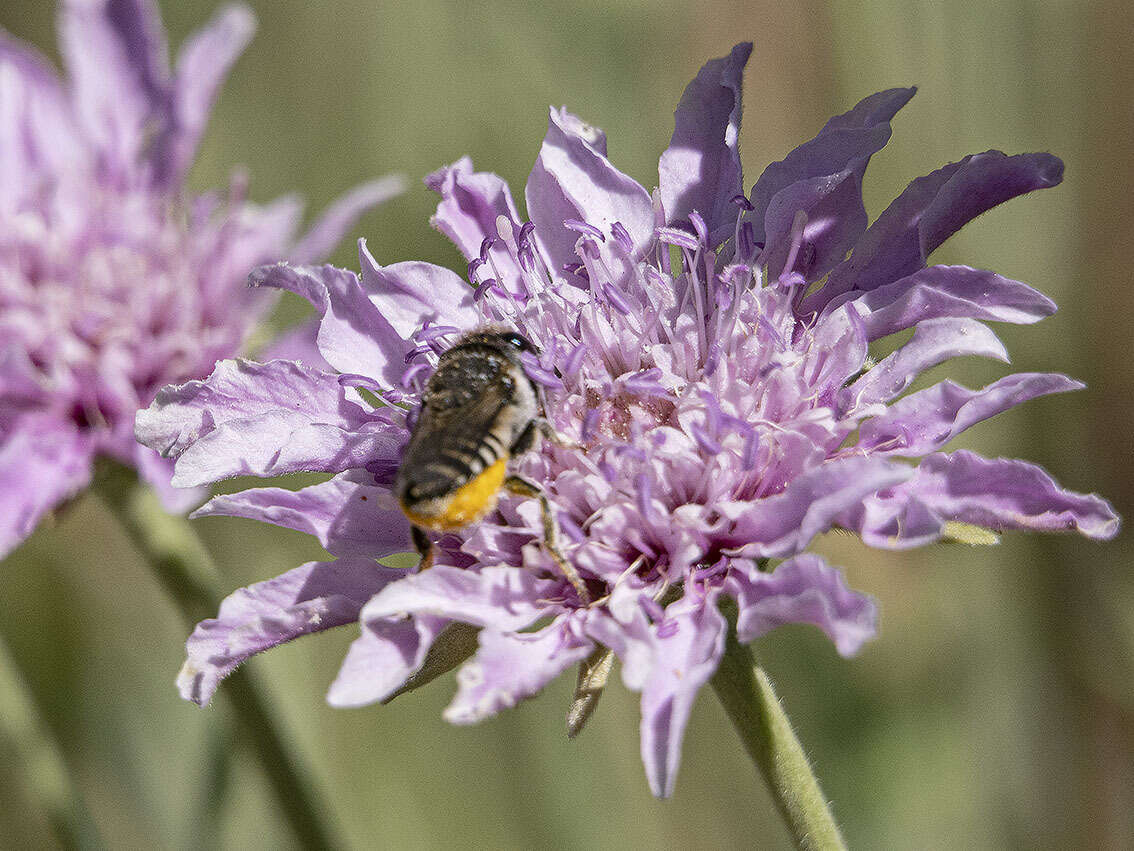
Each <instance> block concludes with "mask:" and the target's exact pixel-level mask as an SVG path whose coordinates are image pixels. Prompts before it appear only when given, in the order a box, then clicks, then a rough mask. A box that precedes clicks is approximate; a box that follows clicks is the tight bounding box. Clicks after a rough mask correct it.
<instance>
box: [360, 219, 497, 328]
mask: <svg viewBox="0 0 1134 851" xmlns="http://www.w3.org/2000/svg"><path fill="white" fill-rule="evenodd" d="M358 255H359V261H360V262H361V265H362V286H363V287H364V288H365V289H366V294H367V296H369V298H370V301H372V302H373V303H374V306H375V307H377V308H378V311H379V312H380V313H381V314H382V316H384V317H385V318H386V321H387V322H389V323H390V325H391V326H393V328H394V330H395V331H397V333H398V334H400V335H401V336H402V337H405V338H406V339H409V338H410V335H412V334H413V333H414V332H415V331H417V330H418V329H420V328H421V327H422V325H424V324H425V323H426V322H427V321H428V322H431V323H432V324H434V325H451V326H453V327H455V328H460V329H461V330H463V331H465V330H469V329H472V328H475V327H476V326H477V325H479V324H480V322H481V318H480V314H479V313H478V312H477V309H476V307H475V306H474V305H473V288H472V287H471V286H469V284H468V283H466V282H465V280H464V278H461V277H460V276H459V275H457V274H456V273H455V272H453V271H451V270H449V269H446V268H445V267H443V266H434V265H433V264H432V263H422V262H418V261H410V262H406V263H394V264H393V265H392V266H379V265H378V263H377V261H376V260H375V259H374V257H373V255H371V253H370V251H369V250H368V249H367V248H366V240H364V239H360V240H359V241H358Z"/></svg>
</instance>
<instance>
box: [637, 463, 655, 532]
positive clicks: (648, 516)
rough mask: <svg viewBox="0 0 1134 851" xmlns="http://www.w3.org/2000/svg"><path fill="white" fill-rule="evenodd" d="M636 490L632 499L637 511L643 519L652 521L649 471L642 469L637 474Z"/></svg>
mask: <svg viewBox="0 0 1134 851" xmlns="http://www.w3.org/2000/svg"><path fill="white" fill-rule="evenodd" d="M635 485H636V491H635V493H634V499H635V501H636V502H637V503H638V513H639V514H640V515H641V516H642V519H643V520H646V521H648V522H652V521H653V513H654V512H653V507H654V506H653V501H652V497H653V483H652V482H651V481H650V476H649V473H647V472H646V471H645V470H643V471H642V472H641V473H639V474H638V478H637V479H636V480H635Z"/></svg>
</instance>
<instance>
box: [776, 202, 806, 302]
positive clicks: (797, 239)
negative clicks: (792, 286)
mask: <svg viewBox="0 0 1134 851" xmlns="http://www.w3.org/2000/svg"><path fill="white" fill-rule="evenodd" d="M806 227H807V213H805V212H803V210H797V211H796V213H795V218H793V219H792V220H791V248H790V249H789V250H788V256H787V260H785V261H784V268H783V269H782V270H781V271H780V286H788V285H789V284H787V282H785V280H784V278H785V276H788V275H790V274H791V273H792V272H793V271H794V270H795V260H796V258H797V257H798V256H799V249H800V247H801V246H802V245H803V231H804V228H806Z"/></svg>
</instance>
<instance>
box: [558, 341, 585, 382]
mask: <svg viewBox="0 0 1134 851" xmlns="http://www.w3.org/2000/svg"><path fill="white" fill-rule="evenodd" d="M586 355H587V347H586V345H585V344H583V343H579V345H577V346H575V348H573V349H572V350H571V354H569V355H567V360H566V362H565V363H564V364H563V374H564V375H566V376H574V375H575V373H576V372H578V371H579V368H580V367H581V366H582V365H583V358H584V357H586Z"/></svg>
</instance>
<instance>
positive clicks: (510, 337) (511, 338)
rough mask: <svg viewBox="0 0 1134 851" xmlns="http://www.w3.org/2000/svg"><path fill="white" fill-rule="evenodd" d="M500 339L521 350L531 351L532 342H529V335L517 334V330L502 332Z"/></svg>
mask: <svg viewBox="0 0 1134 851" xmlns="http://www.w3.org/2000/svg"><path fill="white" fill-rule="evenodd" d="M500 339H502V340H503V341H504V342H505V343H508V344H509V345H511V346H515V347H516V348H517V349H519V350H520V351H521V352H530V351H531V350H532V344H531V343H529V342H528V339H527V337H524V336H523V335H521V334H517V333H516V332H515V331H510V332H508V333H506V334H501V335H500Z"/></svg>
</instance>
